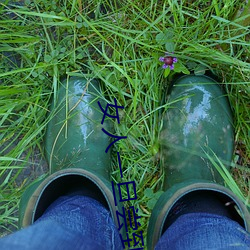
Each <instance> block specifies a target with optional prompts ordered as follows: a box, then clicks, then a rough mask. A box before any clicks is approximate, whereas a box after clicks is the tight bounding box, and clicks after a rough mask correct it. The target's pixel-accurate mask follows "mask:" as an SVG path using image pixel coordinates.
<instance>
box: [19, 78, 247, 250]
mask: <svg viewBox="0 0 250 250" xmlns="http://www.w3.org/2000/svg"><path fill="white" fill-rule="evenodd" d="M98 101H99V102H100V103H101V105H102V107H103V109H105V107H106V104H107V103H106V101H105V99H104V97H103V96H102V95H101V93H100V89H99V82H98V81H96V80H91V81H87V80H86V79H84V78H82V77H72V78H70V79H69V80H67V81H64V82H63V83H62V85H61V86H60V88H59V90H58V93H57V95H56V97H55V98H54V100H53V101H52V105H51V109H50V111H51V112H50V115H49V117H50V121H49V123H48V125H47V132H46V136H45V153H46V157H47V160H48V162H49V167H50V174H49V175H48V176H46V177H44V178H43V179H40V180H38V181H37V182H36V183H35V184H32V185H31V186H30V187H28V189H27V190H26V192H25V193H24V194H23V196H22V199H21V203H20V219H19V222H20V224H19V226H20V228H23V227H26V226H28V225H31V224H33V223H34V222H35V221H36V220H37V219H38V218H39V217H40V216H42V214H43V213H44V211H45V210H46V209H47V208H48V206H49V205H50V204H51V203H52V202H53V201H55V200H56V199H57V198H58V197H60V196H62V195H67V194H71V193H74V192H76V193H79V192H80V194H82V195H87V196H90V197H93V198H95V199H97V200H98V201H100V202H101V203H102V204H103V205H104V206H105V207H106V208H107V209H109V210H110V212H111V215H112V217H113V220H114V222H115V224H116V226H118V221H117V218H116V216H115V215H116V210H120V207H119V206H120V205H118V206H115V203H114V195H113V192H112V185H111V180H110V173H109V168H110V163H111V159H110V154H109V153H105V150H106V148H107V147H108V145H109V144H110V138H109V137H108V136H107V135H106V134H105V133H104V132H103V131H102V128H105V129H106V130H107V131H110V130H111V129H112V128H111V126H110V124H111V123H110V122H109V120H108V119H107V118H106V119H105V122H104V123H103V124H101V121H102V118H103V115H104V114H103V112H102V111H101V110H100V108H99V106H98ZM168 103H169V105H168V108H167V111H166V112H165V113H164V114H163V115H162V122H163V123H162V126H163V127H162V130H161V134H160V143H161V164H162V167H163V168H164V173H165V177H164V191H165V192H164V193H163V194H162V196H161V197H160V198H159V200H158V202H157V203H156V205H155V207H154V209H153V211H152V215H151V218H150V221H149V227H148V232H147V247H148V249H149V250H151V249H154V247H155V245H156V244H157V242H158V240H159V239H160V237H161V235H162V234H163V233H164V231H165V230H166V229H167V228H168V227H169V226H170V225H171V223H173V221H174V219H175V218H176V217H178V215H176V214H175V213H174V212H173V211H174V210H176V207H178V206H181V204H182V202H183V201H184V202H186V203H187V204H188V202H189V199H191V200H193V199H198V200H199V197H200V198H201V199H202V200H203V201H204V200H205V202H206V199H207V204H206V206H207V207H209V206H210V204H209V199H210V198H211V197H216V200H217V201H218V202H219V203H221V204H222V205H221V206H227V207H228V208H227V209H228V210H230V211H229V213H230V214H231V215H232V216H235V220H237V221H238V222H239V223H240V224H241V225H242V226H243V227H244V228H245V229H246V230H247V231H249V230H250V215H249V212H248V210H247V208H246V206H245V205H244V203H243V202H242V201H241V200H240V199H239V198H238V197H237V196H236V195H235V194H234V193H233V192H231V191H230V190H229V189H228V188H226V187H224V180H223V179H222V177H221V174H220V173H219V169H217V168H216V167H215V166H216V165H219V161H222V162H223V163H224V164H225V165H226V166H227V167H226V168H229V165H230V162H231V160H232V155H233V148H234V130H233V121H232V114H231V109H230V106H229V103H228V100H227V97H226V96H225V94H224V92H223V90H222V89H221V87H220V86H219V85H218V84H217V83H216V82H215V81H214V80H213V79H211V78H210V77H207V76H193V75H190V76H183V77H180V78H179V79H177V80H176V81H175V82H174V83H173V86H172V89H171V93H170V95H169V97H168ZM109 151H110V150H109ZM194 197H195V198H194ZM197 197H198V198H197ZM118 204H119V203H118ZM223 209H224V208H223ZM236 211H238V213H239V214H240V215H239V214H238V213H237V212H236Z"/></svg>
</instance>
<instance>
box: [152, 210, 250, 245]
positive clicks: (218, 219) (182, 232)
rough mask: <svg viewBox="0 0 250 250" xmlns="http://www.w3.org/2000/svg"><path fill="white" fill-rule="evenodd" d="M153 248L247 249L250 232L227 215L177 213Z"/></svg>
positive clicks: (249, 241) (249, 242)
mask: <svg viewBox="0 0 250 250" xmlns="http://www.w3.org/2000/svg"><path fill="white" fill-rule="evenodd" d="M155 249H156V250H163V249H164V250H165V249H169V250H195V249H200V250H205V249H224V250H229V249H230V250H231V249H237V250H247V249H248V250H249V249H250V235H249V233H247V232H246V231H245V230H244V228H242V227H241V226H240V225H239V224H238V223H237V222H235V221H232V220H230V219H228V218H227V217H223V216H218V215H215V214H206V213H190V214H185V215H182V216H180V217H179V218H178V219H177V220H176V221H175V222H174V223H173V224H172V225H171V226H170V227H169V228H168V229H167V230H166V231H165V233H164V234H163V235H162V237H161V238H160V240H159V242H158V243H157V245H156V248H155Z"/></svg>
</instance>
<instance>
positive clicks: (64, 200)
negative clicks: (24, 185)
mask: <svg viewBox="0 0 250 250" xmlns="http://www.w3.org/2000/svg"><path fill="white" fill-rule="evenodd" d="M0 249H3V250H29V249H30V250H31V249H32V250H36V249H39V250H50V249H51V250H52V249H53V250H57V249H58V250H64V249H65V250H69V249H74V250H78V249H79V250H81V249H83V250H89V249H91V250H92V249H93V250H97V249H98V250H101V249H103V250H109V249H115V250H116V249H118V250H119V249H123V247H122V243H121V240H120V236H119V232H118V230H117V228H116V226H115V225H114V223H113V220H112V218H111V215H110V212H109V211H108V210H107V209H106V208H104V207H103V206H102V205H101V204H100V203H99V202H97V201H95V200H94V199H92V198H89V197H84V196H73V197H61V198H59V199H58V200H57V201H55V202H54V203H53V204H52V205H51V206H50V207H49V208H48V209H47V211H46V212H45V213H44V214H43V216H42V217H41V218H39V219H38V220H37V221H36V222H35V223H34V224H33V225H31V226H30V227H28V228H25V229H23V230H20V231H18V232H16V233H13V234H11V235H9V236H6V237H3V238H1V239H0ZM155 249H156V250H162V249H164V250H165V249H170V250H179V249H180V250H194V249H202V250H204V249H225V250H227V249H237V250H247V249H250V235H249V234H248V233H247V232H246V231H245V230H244V229H243V228H242V227H241V226H240V225H239V224H238V223H236V222H234V221H232V220H230V219H227V218H226V217H222V216H217V215H212V214H204V213H193V214H186V215H183V216H181V217H179V218H178V219H177V220H176V221H175V222H174V223H173V224H172V225H171V226H170V227H169V228H168V230H167V231H166V232H165V233H164V234H163V236H162V237H161V239H160V240H159V242H158V244H157V246H156V248H155Z"/></svg>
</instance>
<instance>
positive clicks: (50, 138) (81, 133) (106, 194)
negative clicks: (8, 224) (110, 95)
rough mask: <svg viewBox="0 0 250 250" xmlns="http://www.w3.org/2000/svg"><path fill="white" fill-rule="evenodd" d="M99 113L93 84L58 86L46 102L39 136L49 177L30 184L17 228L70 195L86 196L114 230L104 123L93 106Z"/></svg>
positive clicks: (77, 79) (106, 124)
mask: <svg viewBox="0 0 250 250" xmlns="http://www.w3.org/2000/svg"><path fill="white" fill-rule="evenodd" d="M98 101H100V103H101V105H102V107H103V108H104V109H105V106H106V102H105V101H103V98H102V97H101V94H100V92H99V84H98V82H97V81H95V80H91V81H87V80H86V79H84V78H82V77H72V78H70V79H69V80H68V81H64V82H63V83H62V85H61V86H60V88H59V90H58V93H57V97H56V100H55V101H53V102H52V105H51V109H50V110H51V112H50V117H51V120H50V121H49V123H48V125H47V131H46V136H45V154H46V157H47V160H48V162H49V167H50V174H49V176H47V177H45V178H43V179H42V180H39V181H37V182H36V183H35V184H32V185H31V186H30V187H29V188H28V189H27V190H26V192H25V193H24V194H23V196H22V199H21V202H20V212H19V214H20V216H19V226H20V228H23V227H26V226H28V225H31V224H33V223H34V221H36V220H37V219H38V218H39V217H40V216H41V215H42V214H43V213H44V211H45V210H46V209H47V208H48V206H49V205H50V204H51V203H52V202H53V201H55V200H56V199H57V198H58V197H59V196H62V195H67V194H70V193H75V192H77V194H78V193H79V192H80V193H81V194H82V195H88V196H90V197H93V198H95V199H97V200H98V201H100V202H101V203H102V204H103V205H104V206H105V207H106V208H107V209H109V210H110V211H111V215H112V217H113V220H114V222H115V224H116V225H117V226H118V222H117V218H116V216H115V215H116V210H117V209H118V208H117V207H116V206H115V204H114V196H113V192H112V185H111V181H110V173H109V169H110V163H111V160H110V154H109V152H108V153H105V150H106V148H107V147H108V145H109V143H110V138H109V137H108V136H107V135H106V134H105V133H104V132H103V131H102V128H105V129H106V130H107V131H110V125H109V124H110V123H109V121H108V119H105V121H104V123H103V125H102V124H101V121H102V117H103V113H102V111H101V110H100V108H99V106H98V103H97V102H98Z"/></svg>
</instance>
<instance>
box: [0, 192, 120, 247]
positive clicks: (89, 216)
mask: <svg viewBox="0 0 250 250" xmlns="http://www.w3.org/2000/svg"><path fill="white" fill-rule="evenodd" d="M0 249H3V250H26V249H27V250H28V249H30V250H37V249H39V250H52V249H53V250H57V249H58V250H70V249H74V250H78V249H79V250H81V249H82V250H89V249H91V250H92V249H103V250H107V249H115V250H116V249H123V248H122V243H121V240H120V236H119V232H118V230H117V228H116V226H115V224H114V222H113V220H112V218H111V215H110V212H109V211H108V210H107V209H106V208H104V207H103V206H102V205H101V204H100V203H99V202H97V201H96V200H94V199H92V198H89V197H85V196H72V197H60V198H59V199H58V200H56V201H55V202H54V203H53V204H52V205H51V206H50V207H49V208H48V209H47V211H46V212H45V213H44V214H43V216H42V217H40V218H39V219H38V220H37V221H36V222H35V223H34V224H33V225H31V226H30V227H28V228H25V229H23V230H20V231H18V232H16V233H13V234H11V235H9V236H6V237H4V238H1V239H0Z"/></svg>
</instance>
